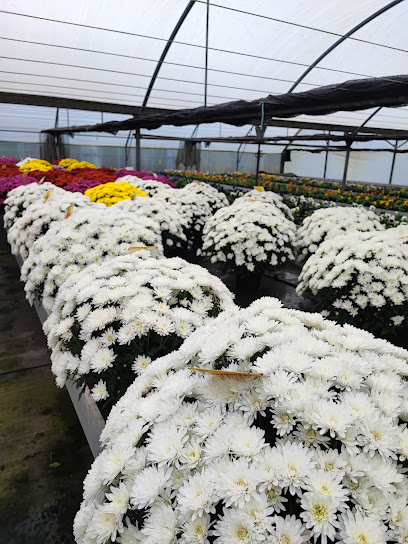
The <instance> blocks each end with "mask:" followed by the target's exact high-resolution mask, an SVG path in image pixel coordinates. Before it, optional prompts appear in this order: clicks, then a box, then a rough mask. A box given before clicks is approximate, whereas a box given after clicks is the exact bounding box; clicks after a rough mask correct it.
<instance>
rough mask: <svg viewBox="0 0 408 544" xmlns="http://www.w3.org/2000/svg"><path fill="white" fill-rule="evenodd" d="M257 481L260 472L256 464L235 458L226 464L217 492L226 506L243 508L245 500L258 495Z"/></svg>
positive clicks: (258, 480)
mask: <svg viewBox="0 0 408 544" xmlns="http://www.w3.org/2000/svg"><path fill="white" fill-rule="evenodd" d="M259 482H260V473H259V471H258V470H257V468H256V466H255V465H253V464H249V463H248V462H247V461H245V460H244V459H237V460H235V461H232V462H231V463H229V464H228V465H227V467H226V470H225V474H224V475H223V479H222V480H221V481H220V482H219V488H218V490H217V494H218V496H219V497H220V498H221V499H223V500H224V502H225V505H226V506H230V505H233V506H236V507H238V508H243V506H244V504H245V502H248V501H250V500H251V498H253V497H256V496H257V495H258V494H257V491H256V487H257V485H258V484H259Z"/></svg>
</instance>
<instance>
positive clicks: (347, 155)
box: [341, 140, 351, 191]
mask: <svg viewBox="0 0 408 544" xmlns="http://www.w3.org/2000/svg"><path fill="white" fill-rule="evenodd" d="M346 145H347V151H346V160H345V162H344V171H343V180H342V182H341V190H342V191H344V190H345V188H346V180H347V170H348V165H349V160H350V148H351V141H350V140H346Z"/></svg>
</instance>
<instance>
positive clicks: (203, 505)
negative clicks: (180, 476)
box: [177, 470, 218, 521]
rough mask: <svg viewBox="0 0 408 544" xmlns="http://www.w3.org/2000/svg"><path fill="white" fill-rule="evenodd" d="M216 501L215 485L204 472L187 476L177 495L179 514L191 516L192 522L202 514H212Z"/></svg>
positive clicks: (206, 472) (208, 474) (208, 473)
mask: <svg viewBox="0 0 408 544" xmlns="http://www.w3.org/2000/svg"><path fill="white" fill-rule="evenodd" d="M217 500H218V497H217V496H216V486H215V483H214V481H213V480H212V477H211V473H210V472H208V471H206V470H204V471H202V472H201V473H196V474H194V475H192V476H189V478H188V479H187V481H186V482H185V483H184V484H183V485H182V486H181V487H180V489H179V491H178V494H177V503H178V508H179V509H180V512H181V513H182V514H183V515H189V516H191V519H192V520H193V521H194V520H195V519H196V518H197V517H200V516H202V515H203V514H204V513H207V514H209V513H212V514H214V513H215V503H216V502H217Z"/></svg>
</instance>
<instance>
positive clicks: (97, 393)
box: [91, 380, 109, 402]
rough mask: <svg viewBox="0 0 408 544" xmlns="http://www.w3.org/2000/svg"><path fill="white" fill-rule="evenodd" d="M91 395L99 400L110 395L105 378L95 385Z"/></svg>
mask: <svg viewBox="0 0 408 544" xmlns="http://www.w3.org/2000/svg"><path fill="white" fill-rule="evenodd" d="M91 396H92V398H93V399H94V400H96V401H97V402H98V401H100V400H105V399H107V398H108V397H109V393H108V390H107V389H106V383H105V382H104V381H103V380H99V382H98V383H97V384H96V385H94V386H93V388H92V390H91Z"/></svg>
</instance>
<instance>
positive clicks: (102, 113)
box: [101, 111, 103, 123]
mask: <svg viewBox="0 0 408 544" xmlns="http://www.w3.org/2000/svg"><path fill="white" fill-rule="evenodd" d="M101 123H103V111H101Z"/></svg>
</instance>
